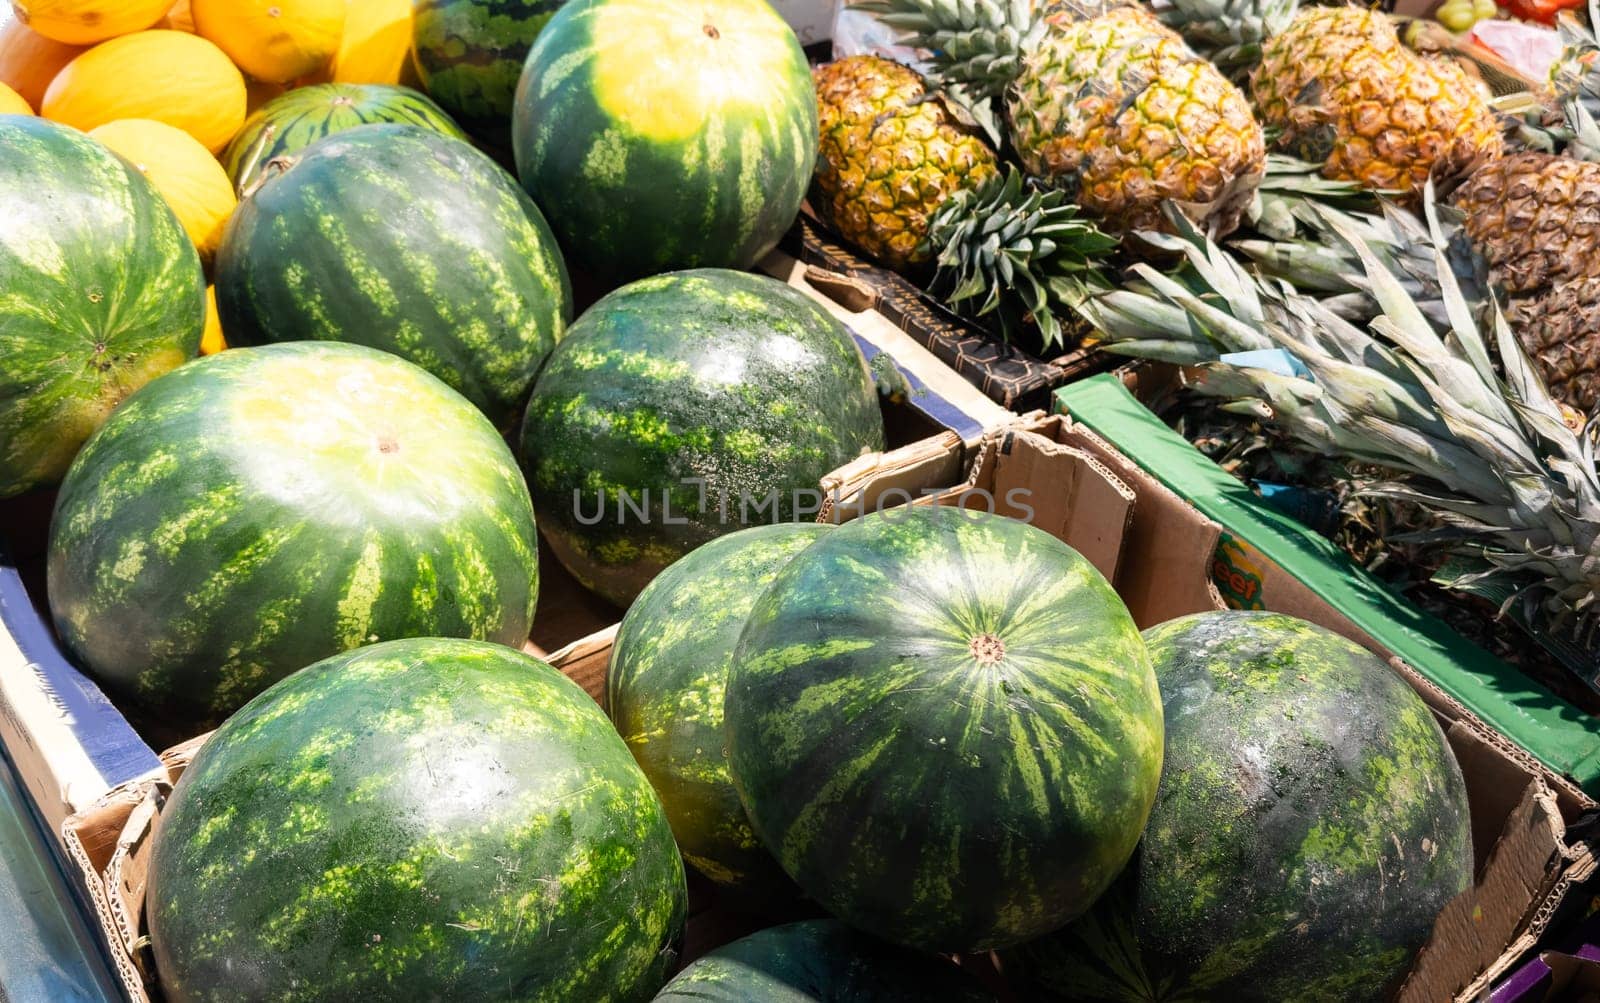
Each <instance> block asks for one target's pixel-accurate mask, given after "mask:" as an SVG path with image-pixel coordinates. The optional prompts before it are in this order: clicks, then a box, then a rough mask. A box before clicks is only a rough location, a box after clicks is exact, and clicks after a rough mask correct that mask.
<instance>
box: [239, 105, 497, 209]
mask: <svg viewBox="0 0 1600 1003" xmlns="http://www.w3.org/2000/svg"><path fill="white" fill-rule="evenodd" d="M384 123H394V124H400V125H415V126H420V127H421V128H424V129H432V130H433V131H434V132H437V133H439V134H440V135H442V136H450V137H452V138H454V139H465V138H466V133H464V132H462V131H461V127H460V126H458V125H456V124H455V122H454V121H452V120H451V118H450V116H449V115H446V114H445V113H444V110H443V109H442V108H440V107H439V106H438V105H436V104H434V103H433V102H432V101H430V100H428V98H427V96H426V95H424V94H421V93H418V92H417V91H414V90H412V89H411V88H409V87H392V86H390V85H388V84H316V85H314V86H311V87H297V88H295V89H294V90H292V91H289V92H288V93H286V94H283V95H282V96H280V97H276V98H273V99H272V100H271V101H268V102H267V103H266V104H264V105H262V106H261V107H260V108H257V109H256V111H255V114H253V115H251V116H250V117H249V118H248V119H246V120H245V123H244V126H243V128H241V129H240V130H239V131H238V132H237V133H235V134H234V137H233V142H231V143H229V144H228V149H227V151H226V152H225V153H224V154H223V155H222V166H223V167H224V168H226V169H227V171H228V177H230V178H232V179H233V186H234V188H235V190H237V191H238V192H239V194H240V195H241V196H242V195H245V194H246V193H248V192H249V191H250V189H251V188H252V187H254V186H255V184H256V183H257V181H258V180H259V179H260V178H261V175H262V173H263V169H264V168H265V167H266V166H267V164H268V163H270V162H271V161H273V160H275V159H277V158H279V157H287V156H291V155H294V154H298V153H299V152H300V151H301V150H303V149H305V148H306V147H308V146H310V145H311V144H312V143H315V142H316V141H317V140H319V139H321V138H322V137H323V136H330V135H332V134H334V133H336V132H343V131H345V130H346V129H354V128H355V127H357V126H360V125H374V124H384Z"/></svg>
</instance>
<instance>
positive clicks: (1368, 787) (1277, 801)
mask: <svg viewBox="0 0 1600 1003" xmlns="http://www.w3.org/2000/svg"><path fill="white" fill-rule="evenodd" d="M1146 637H1147V639H1148V641H1149V647H1150V652H1151V657H1152V659H1153V660H1154V663H1155V666H1156V675H1157V677H1158V679H1159V680H1160V685H1161V688H1162V695H1163V699H1164V701H1165V707H1166V719H1167V739H1166V767H1165V772H1164V773H1163V775H1162V778H1161V787H1160V792H1159V794H1158V795H1157V798H1156V804H1155V807H1154V809H1153V810H1152V812H1151V815H1150V824H1149V828H1148V830H1147V831H1146V834H1145V838H1144V842H1143V844H1142V845H1141V847H1140V850H1139V853H1138V854H1137V856H1136V857H1135V863H1134V864H1133V866H1131V867H1130V869H1129V874H1128V875H1127V876H1126V877H1125V879H1124V881H1123V882H1121V883H1120V885H1121V887H1122V888H1123V890H1124V893H1123V894H1121V895H1119V896H1111V897H1108V898H1107V899H1105V900H1104V901H1103V902H1102V903H1101V905H1100V906H1097V908H1096V909H1095V911H1094V913H1093V914H1092V915H1091V917H1090V918H1089V919H1088V920H1086V921H1080V923H1077V924H1074V925H1073V926H1071V927H1069V928H1067V929H1066V930H1065V931H1062V932H1061V933H1058V934H1054V935H1051V936H1049V937H1046V938H1043V939H1042V940H1040V941H1038V942H1036V943H1034V944H1030V945H1027V946H1025V947H1024V948H1022V949H1021V950H1019V951H1018V952H1016V956H1015V957H1009V958H1008V959H1007V970H1008V971H1011V972H1014V973H1016V974H1017V976H1018V977H1019V980H1020V981H1021V982H1022V983H1023V984H1026V985H1030V986H1032V987H1035V988H1036V989H1037V991H1038V993H1039V995H1041V996H1043V997H1045V998H1061V999H1078V1000H1090V999H1094V1000H1099V999H1114V1000H1130V1001H1138V1000H1191V999H1193V1000H1209V999H1238V1000H1261V1001H1266V1000H1274V1001H1295V1003H1300V1001H1303V1003H1313V1001H1317V1003H1324V1001H1332V1003H1338V1001H1349V1003H1358V1001H1362V1003H1364V1001H1369V1000H1378V999H1384V998H1387V997H1388V995H1389V994H1390V993H1392V992H1393V991H1394V990H1395V989H1396V988H1397V987H1398V986H1399V984H1400V982H1401V981H1402V980H1403V979H1404V978H1405V976H1406V973H1407V972H1408V971H1409V969H1410V966H1411V963H1412V960H1413V958H1414V957H1415V956H1416V953H1417V951H1418V950H1419V949H1420V948H1421V947H1422V946H1423V944H1424V943H1425V942H1426V941H1427V940H1428V938H1429V936H1430V935H1431V933H1432V931H1433V926H1434V922H1435V920H1436V918H1437V917H1438V915H1439V913H1440V912H1441V910H1443V909H1444V907H1445V906H1446V904H1448V903H1449V902H1450V901H1451V900H1453V899H1454V898H1455V897H1456V896H1457V895H1459V894H1460V893H1461V892H1462V891H1464V890H1466V889H1467V888H1468V887H1469V886H1470V885H1471V883H1472V873H1473V850H1472V833H1471V818H1470V811H1469V807H1468V803H1467V795H1466V786H1465V783H1464V781H1463V779H1462V775H1461V770H1460V767H1459V766H1458V764H1457V763H1456V761H1455V757H1454V755H1453V754H1452V752H1451V750H1450V746H1449V743H1448V742H1447V741H1446V739H1445V737H1444V734H1443V733H1442V732H1441V731H1440V729H1439V726H1438V724H1437V722H1436V721H1435V720H1434V717H1433V714H1432V712H1431V711H1430V710H1429V708H1428V705H1427V704H1426V703H1424V702H1423V700H1422V698H1421V697H1420V696H1418V695H1417V693H1416V692H1415V691H1414V690H1412V689H1411V687H1410V686H1408V685H1407V684H1406V683H1405V681H1404V680H1402V679H1401V678H1400V677H1399V676H1398V675H1397V674H1396V673H1395V672H1393V671H1392V670H1391V669H1390V668H1389V667H1388V666H1387V665H1386V664H1384V662H1383V661H1382V660H1380V659H1379V658H1378V657H1377V656H1375V655H1373V654H1371V653H1370V652H1368V651H1366V650H1365V649H1364V648H1362V647H1360V646H1359V645H1357V644H1355V643H1353V642H1351V641H1349V640H1347V639H1345V638H1343V637H1340V636H1338V635H1336V634H1334V633H1332V632H1331V631H1328V630H1325V629H1324V628H1322V627H1319V626H1316V625H1314V624H1310V623H1307V622H1305V621H1303V620H1298V619H1296V618H1294V617H1290V616H1286V615H1283V614H1278V613H1262V612H1236V611H1229V612H1214V613H1202V614H1197V615H1194V616H1189V617H1184V618H1180V619H1178V620H1174V621H1172V622H1170V623H1167V624H1162V625H1160V626H1157V627H1154V628H1151V629H1150V630H1149V631H1147V632H1146Z"/></svg>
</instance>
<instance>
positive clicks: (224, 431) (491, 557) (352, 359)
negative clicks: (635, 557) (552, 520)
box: [47, 342, 539, 734]
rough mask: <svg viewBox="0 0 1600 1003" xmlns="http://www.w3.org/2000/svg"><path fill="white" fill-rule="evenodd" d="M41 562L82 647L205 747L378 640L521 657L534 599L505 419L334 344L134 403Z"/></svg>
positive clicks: (172, 381) (299, 347)
mask: <svg viewBox="0 0 1600 1003" xmlns="http://www.w3.org/2000/svg"><path fill="white" fill-rule="evenodd" d="M47 570H48V575H47V589H48V593H49V600H50V611H51V614H52V617H53V619H54V622H55V626H56V631H57V633H58V634H59V635H60V637H61V640H62V642H63V643H64V645H65V646H66V649H67V651H68V652H69V653H70V654H71V655H72V656H73V657H74V658H75V659H76V660H77V661H78V663H79V664H80V665H82V666H83V667H84V668H86V669H87V670H89V672H90V673H91V674H93V675H94V676H95V677H96V678H97V679H98V680H100V681H101V683H102V684H104V685H105V686H107V687H108V688H110V689H112V690H113V691H114V692H116V693H118V694H120V695H122V696H125V697H128V698H130V699H131V700H132V701H133V702H134V703H136V704H137V705H140V706H141V707H143V709H144V710H146V711H147V712H149V713H151V714H153V715H154V716H156V717H158V718H159V719H161V720H163V721H166V722H169V723H172V724H174V725H180V724H181V725H184V726H186V727H187V728H188V729H190V731H189V733H191V734H192V733H194V731H198V730H199V728H200V726H201V725H203V724H206V723H210V722H214V721H216V720H219V719H220V718H222V717H224V716H226V715H227V714H228V713H230V712H231V711H233V710H235V709H236V708H238V707H239V706H241V705H242V704H244V703H245V701H247V700H249V699H250V698H251V697H253V696H254V695H256V694H257V693H259V692H260V691H261V690H263V689H265V688H266V687H267V686H268V685H270V684H271V683H273V682H274V681H276V680H278V679H281V678H283V677H284V676H287V675H288V674H289V673H291V672H294V671H295V670H297V669H300V668H302V667H304V666H306V665H309V664H311V663H312V662H315V661H317V660H318V659H321V658H325V657H328V656H330V655H333V654H336V653H338V652H340V651H344V650H347V649H349V648H354V647H358V646H360V645H363V644H368V643H372V642H375V641H381V640H390V639H395V638H403V637H423V636H449V637H470V638H479V639H484V640H492V641H498V642H501V643H505V644H513V645H520V644H522V643H523V642H524V641H525V640H526V639H527V635H528V629H529V626H530V624H531V622H532V617H533V607H534V603H535V600H536V598H537V595H538V587H539V568H538V555H537V539H536V535H535V527H534V521H533V511H532V506H531V503H530V500H529V498H528V492H527V486H526V485H525V484H524V483H523V480H522V477H521V474H520V472H519V471H518V469H517V466H516V461H515V458H514V457H513V456H512V455H511V451H510V449H509V448H507V446H506V444H505V441H504V440H503V439H502V438H501V437H500V435H499V434H498V433H497V432H496V431H495V429H494V427H493V426H491V425H490V424H489V422H488V421H487V420H486V419H485V418H484V417H483V415H482V414H480V413H479V412H478V411H477V409H476V408H474V407H473V406H472V405H471V404H470V403H469V402H467V400H466V399H464V398H463V397H461V396H460V395H459V394H457V393H456V392H455V391H453V390H451V389H450V388H449V387H447V386H445V385H444V384H443V383H441V382H439V381H438V380H437V379H435V378H434V377H432V376H430V375H428V374H427V373H426V372H424V371H423V370H421V369H419V368H417V367H416V366H413V365H412V364H411V363H409V362H406V361H404V360H402V359H398V358H396V357H394V356H392V355H387V354H385V353H382V352H377V351H374V350H372V349H369V348H362V347H359V346H356V345H338V344H327V343H320V342H296V343H290V344H284V345H273V346H269V347H265V348H236V349H229V350H228V351H226V352H222V353H220V354H217V355H212V356H207V357H206V358H204V359H201V360H199V361H196V362H192V363H190V364H188V365H185V366H181V367H179V368H178V369H175V370H173V371H172V372H170V373H168V374H166V375H165V376H162V377H160V378H159V379H156V380H154V381H152V382H150V383H149V384H147V385H146V386H145V387H144V388H143V389H141V390H140V391H138V392H137V393H135V394H134V395H133V396H131V397H129V398H128V400H127V401H126V402H125V403H124V404H123V405H122V407H121V408H119V409H118V410H117V412H116V413H115V414H113V415H112V417H111V419H110V420H109V421H108V422H106V424H105V425H104V426H103V427H101V429H100V431H99V432H97V433H96V434H95V435H94V436H93V437H92V438H91V439H90V440H89V442H88V443H87V444H86V445H85V446H84V448H83V451H82V452H80V453H79V454H78V457H77V459H76V460H75V461H74V462H73V465H72V468H71V470H70V471H69V472H68V473H67V477H66V479H65V481H64V482H63V483H62V485H61V490H60V493H59V495H58V496H57V499H56V507H55V513H54V516H53V518H52V521H51V526H50V541H49V551H48V569H47Z"/></svg>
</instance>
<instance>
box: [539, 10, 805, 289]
mask: <svg viewBox="0 0 1600 1003" xmlns="http://www.w3.org/2000/svg"><path fill="white" fill-rule="evenodd" d="M512 138H513V141H514V144H515V154H516V163H517V174H518V175H519V176H520V177H521V178H522V184H523V187H525V188H526V189H527V190H528V193H529V194H531V195H532V196H533V198H534V201H535V202H538V203H539V206H540V208H542V209H543V210H544V211H545V213H546V215H548V216H549V217H550V220H551V223H552V224H553V225H554V226H555V228H556V235H557V236H558V237H560V238H561V245H562V247H563V248H564V249H565V250H566V252H567V254H568V255H569V256H571V257H572V259H573V263H574V267H579V266H581V267H582V268H583V269H584V270H585V271H586V272H588V273H591V274H594V275H596V276H599V277H601V278H603V279H607V280H610V281H612V282H614V283H616V282H625V281H627V280H629V279H634V278H639V277H642V276H645V275H651V274H654V273H656V272H662V271H667V270H669V269H674V268H694V267H728V268H749V267H750V266H751V265H752V264H754V263H755V262H756V261H757V260H758V259H760V258H761V257H762V256H763V255H764V254H766V253H767V252H768V251H770V250H772V248H773V247H774V246H775V245H776V244H777V242H778V238H779V237H781V236H782V235H783V233H784V231H786V230H787V229H788V228H789V227H790V225H791V224H793V223H794V219H795V214H796V213H798V212H799V210H800V201H801V199H802V198H803V197H804V196H805V190H806V185H807V183H808V182H809V181H810V179H811V171H812V168H813V167H814V166H815V164H816V159H817V102H816V94H815V91H814V90H813V88H812V85H811V72H810V69H809V67H808V66H807V64H806V57H805V54H804V53H803V52H802V51H801V49H800V42H799V40H798V39H796V38H795V35H794V32H793V31H792V30H791V29H790V28H789V26H788V25H787V24H785V23H784V20H783V18H781V17H779V16H778V14H777V13H776V12H775V11H774V10H773V9H772V8H771V7H769V6H768V5H767V4H766V2H765V0H706V2H704V3H698V4H673V3H659V2H657V0H574V2H572V3H570V4H568V5H567V6H565V7H563V8H562V9H561V11H560V12H559V13H557V14H556V16H555V17H554V18H552V19H551V20H550V24H549V25H548V27H547V28H546V29H545V31H544V32H542V33H541V34H540V35H539V40H538V41H537V42H536V43H534V46H533V51H531V52H530V53H528V65H527V67H526V69H524V71H523V74H522V81H521V83H519V84H518V85H517V102H516V114H515V118H514V120H513V124H512Z"/></svg>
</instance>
